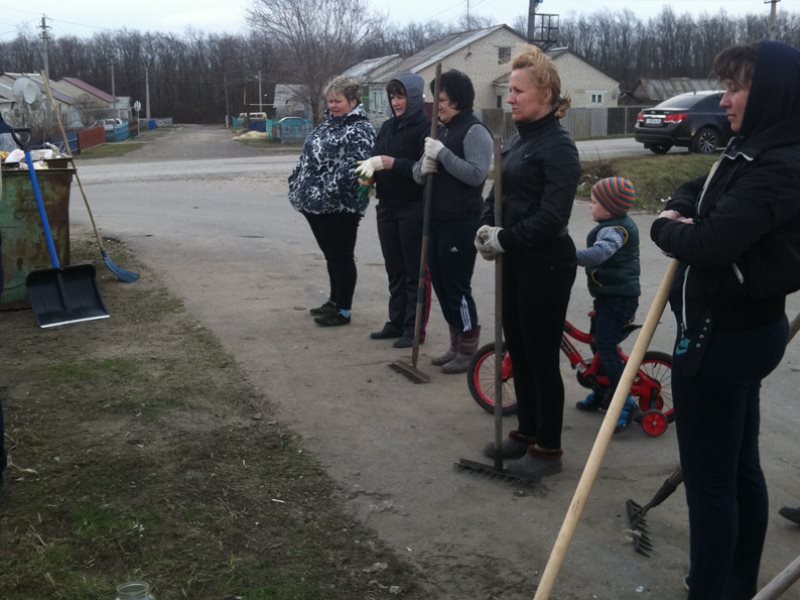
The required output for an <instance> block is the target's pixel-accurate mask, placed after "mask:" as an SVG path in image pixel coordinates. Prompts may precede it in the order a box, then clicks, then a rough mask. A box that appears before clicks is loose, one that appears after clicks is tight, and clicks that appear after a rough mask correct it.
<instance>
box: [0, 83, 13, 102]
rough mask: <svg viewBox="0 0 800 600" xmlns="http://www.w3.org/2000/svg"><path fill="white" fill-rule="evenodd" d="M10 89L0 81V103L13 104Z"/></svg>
mask: <svg viewBox="0 0 800 600" xmlns="http://www.w3.org/2000/svg"><path fill="white" fill-rule="evenodd" d="M11 87H12V86H10V85H8V84H7V83H5V82H3V81H0V101H4V102H13V101H14V94H13V93H11Z"/></svg>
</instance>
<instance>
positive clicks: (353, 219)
mask: <svg viewBox="0 0 800 600" xmlns="http://www.w3.org/2000/svg"><path fill="white" fill-rule="evenodd" d="M303 215H304V216H305V218H306V220H307V221H308V224H309V225H310V226H311V232H312V233H313V234H314V238H316V240H317V244H318V245H319V249H320V250H322V254H323V255H325V262H326V263H327V267H328V280H329V282H330V294H329V295H328V299H329V300H330V301H331V302H335V303H336V304H337V305H338V306H339V308H343V309H346V310H350V308H351V306H352V304H353V293H354V292H355V289H356V279H357V273H356V260H355V249H356V235H357V233H358V223H359V221H361V215H358V214H351V213H331V214H325V215H315V214H311V213H303Z"/></svg>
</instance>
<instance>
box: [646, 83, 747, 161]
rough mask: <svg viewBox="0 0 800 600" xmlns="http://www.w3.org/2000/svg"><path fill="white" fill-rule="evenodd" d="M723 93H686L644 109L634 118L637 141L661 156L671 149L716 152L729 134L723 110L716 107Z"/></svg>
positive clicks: (725, 141)
mask: <svg viewBox="0 0 800 600" xmlns="http://www.w3.org/2000/svg"><path fill="white" fill-rule="evenodd" d="M722 94H723V92H722V91H703V92H688V93H686V94H680V95H678V96H673V97H672V98H670V99H669V100H665V101H664V102H662V103H661V104H658V105H657V106H654V107H653V108H646V109H644V110H643V111H641V112H640V113H639V115H638V116H637V117H636V127H635V129H634V131H635V137H636V141H637V142H642V143H643V144H644V147H645V148H649V149H650V150H652V151H653V152H655V153H656V154H664V153H665V152H667V151H668V150H669V149H670V148H672V147H673V146H684V147H686V148H689V150H690V151H691V152H697V153H699V154H711V153H712V152H715V151H716V150H717V148H719V147H721V146H724V145H725V144H727V143H728V140H729V139H730V137H731V135H732V134H731V128H730V124H729V123H728V118H727V116H726V115H725V109H723V108H720V106H719V102H720V100H721V99H722Z"/></svg>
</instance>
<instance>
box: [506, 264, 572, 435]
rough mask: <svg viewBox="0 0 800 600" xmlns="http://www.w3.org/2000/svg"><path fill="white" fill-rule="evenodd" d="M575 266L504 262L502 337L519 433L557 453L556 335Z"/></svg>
mask: <svg viewBox="0 0 800 600" xmlns="http://www.w3.org/2000/svg"><path fill="white" fill-rule="evenodd" d="M576 270H577V266H576V264H575V263H571V264H555V265H551V264H531V263H514V262H511V261H504V263H503V333H504V335H505V338H506V347H507V348H508V352H509V355H510V356H511V366H512V368H513V370H514V391H515V392H516V395H517V406H518V411H517V421H518V423H519V427H518V430H519V432H520V433H521V434H523V435H527V436H529V437H532V438H535V439H536V443H537V444H538V445H539V446H542V447H543V448H549V449H559V448H561V426H562V423H563V419H564V382H563V381H562V379H561V370H560V369H559V365H558V363H559V355H560V352H561V334H562V332H563V331H564V318H565V317H566V316H567V305H568V304H569V296H570V291H571V290H572V284H573V283H574V282H575V273H576Z"/></svg>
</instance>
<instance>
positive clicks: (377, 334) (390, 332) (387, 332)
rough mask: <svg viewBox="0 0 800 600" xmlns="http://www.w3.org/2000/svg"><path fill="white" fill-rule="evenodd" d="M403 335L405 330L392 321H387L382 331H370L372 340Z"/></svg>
mask: <svg viewBox="0 0 800 600" xmlns="http://www.w3.org/2000/svg"><path fill="white" fill-rule="evenodd" d="M402 335H403V331H402V330H400V329H397V328H396V327H395V326H394V325H392V324H391V323H386V325H384V326H383V329H381V330H380V331H373V332H372V333H370V334H369V339H371V340H389V339H392V338H399V337H400V336H402ZM398 347H400V348H404V347H407V346H398Z"/></svg>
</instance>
